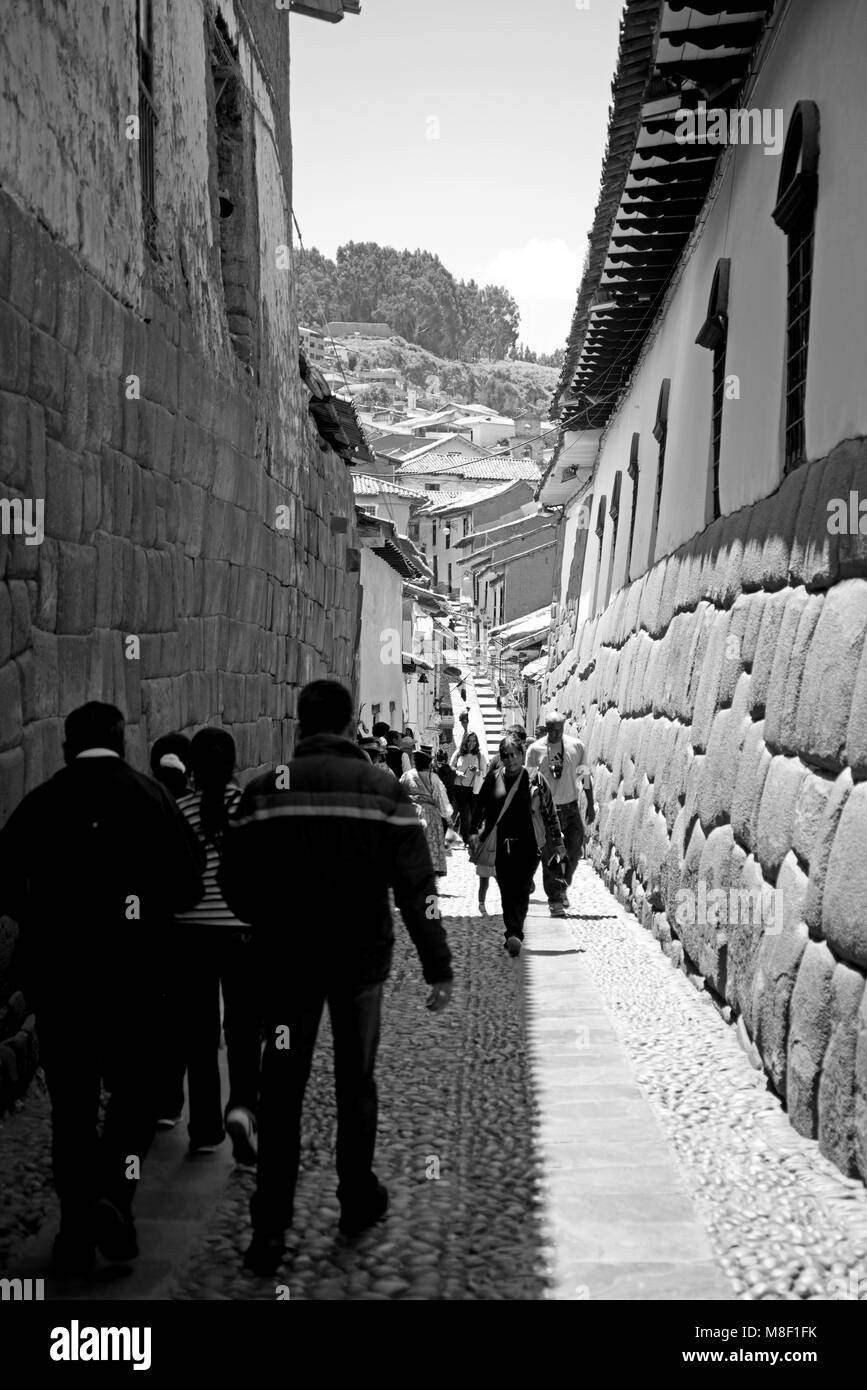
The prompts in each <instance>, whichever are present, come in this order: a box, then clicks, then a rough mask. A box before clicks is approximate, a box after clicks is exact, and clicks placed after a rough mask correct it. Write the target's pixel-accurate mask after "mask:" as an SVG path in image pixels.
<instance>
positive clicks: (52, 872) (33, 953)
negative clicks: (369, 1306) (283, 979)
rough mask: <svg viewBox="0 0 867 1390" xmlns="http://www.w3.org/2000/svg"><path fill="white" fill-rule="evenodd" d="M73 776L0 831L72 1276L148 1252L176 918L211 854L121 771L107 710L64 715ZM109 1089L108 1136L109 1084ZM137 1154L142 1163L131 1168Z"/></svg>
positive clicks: (198, 890) (58, 1262)
mask: <svg viewBox="0 0 867 1390" xmlns="http://www.w3.org/2000/svg"><path fill="white" fill-rule="evenodd" d="M65 735H66V741H65V743H64V745H63V752H64V757H65V759H66V764H67V765H66V767H65V768H63V769H62V771H60V772H58V773H56V774H55V776H54V777H52V778H51V779H50V780H49V781H48V782H44V783H43V784H42V786H40V787H37V788H36V789H35V790H34V791H32V792H30V793H29V794H28V795H27V796H26V797H25V798H24V800H23V801H22V802H21V804H20V806H18V807H17V808H16V810H15V811H14V812H13V814H12V816H11V817H10V819H9V821H8V822H7V824H6V826H5V827H4V829H3V831H2V833H0V862H2V864H3V873H2V877H0V912H5V913H8V914H9V915H10V916H11V917H14V918H16V920H17V921H18V923H19V927H20V933H19V938H18V943H17V945H16V954H15V959H14V962H13V969H14V970H15V971H16V973H17V974H18V976H19V978H20V980H21V984H22V986H23V988H24V991H25V996H26V998H27V999H28V1001H29V1002H30V1003H31V1005H32V1007H33V1008H34V1010H35V1013H36V1019H37V1026H38V1030H39V1053H40V1060H41V1062H42V1065H43V1067H44V1069H45V1077H46V1080H47V1083H48V1089H49V1092H50V1095H51V1111H52V1131H53V1155H52V1156H53V1166H54V1182H55V1186H56V1188H57V1193H58V1196H59V1198H60V1212H61V1224H60V1234H59V1235H58V1237H57V1241H56V1242H55V1247H54V1260H55V1268H56V1269H57V1270H58V1272H60V1273H77V1272H86V1270H87V1269H89V1268H90V1267H91V1266H92V1264H93V1262H94V1246H96V1247H97V1248H98V1249H99V1250H100V1251H101V1252H102V1254H103V1255H105V1256H106V1257H107V1258H108V1259H117V1260H128V1259H132V1258H134V1257H135V1256H136V1255H137V1254H138V1247H137V1244H136V1237H135V1227H134V1225H133V1222H132V1201H133V1196H134V1193H135V1189H136V1179H137V1177H138V1169H139V1166H140V1163H141V1161H142V1160H143V1159H144V1157H145V1155H146V1153H147V1151H148V1149H149V1147H150V1143H151V1140H152V1138H153V1133H154V1128H155V1126H156V1119H157V1116H156V1098H155V1094H154V1085H153V1078H154V1076H155V1075H156V1068H155V1067H154V1065H153V1056H152V1052H153V1046H154V1015H155V1013H156V1012H158V1008H157V1000H158V998H159V995H160V993H161V989H162V984H163V981H162V978H161V977H162V972H163V971H164V970H165V962H166V959H167V949H166V948H167V941H168V939H169V932H170V929H171V924H172V916H173V914H174V913H175V912H180V911H183V910H184V909H186V908H189V907H193V906H194V904H195V903H197V902H198V901H199V899H200V898H201V896H202V892H203V884H202V876H201V875H202V869H203V867H204V857H203V855H202V853H201V850H200V849H199V846H198V842H197V841H196V839H195V837H194V836H193V835H192V833H191V831H190V830H189V829H188V827H187V823H186V821H185V820H184V817H183V816H182V815H181V813H180V811H179V810H178V808H177V806H176V805H175V802H174V800H173V799H172V797H171V796H169V794H168V792H166V791H165V790H164V789H163V787H161V786H160V785H159V783H158V782H155V781H152V780H151V779H150V778H149V777H143V776H142V775H141V774H140V773H138V772H135V771H133V769H132V768H131V767H129V766H128V764H127V763H126V762H125V761H124V720H123V715H122V714H121V713H120V711H119V710H117V709H115V708H114V706H113V705H104V704H99V703H97V702H96V701H94V702H91V703H90V704H86V705H82V706H81V708H80V709H77V710H74V711H73V713H72V714H70V715H69V717H68V719H67V720H66V726H65ZM101 1083H103V1084H104V1085H105V1086H106V1088H107V1089H108V1090H109V1091H110V1092H111V1099H110V1100H109V1102H108V1106H107V1108H106V1113H105V1122H104V1126H103V1133H102V1138H101V1140H98V1139H97V1132H96V1125H97V1117H98V1109H99V1095H100V1084H101ZM134 1160H135V1161H134Z"/></svg>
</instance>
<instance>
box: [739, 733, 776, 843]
mask: <svg viewBox="0 0 867 1390" xmlns="http://www.w3.org/2000/svg"><path fill="white" fill-rule="evenodd" d="M770 766H771V753H770V752H768V749H767V746H766V742H764V723H763V721H761V720H759V723H753V724H750V727H749V728H748V730H746V733H745V735H743V744H742V748H741V756H739V758H738V771H736V776H735V790H734V794H732V810H731V820H732V830H734V833H735V837H736V840H739V841H741V844H743V845H746V848H748V849H750V851H753V849H754V848H756V837H757V826H759V810H760V806H761V794H763V791H764V781H766V778H767V773H768V767H770Z"/></svg>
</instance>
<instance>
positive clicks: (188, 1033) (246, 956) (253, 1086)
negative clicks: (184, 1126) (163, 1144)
mask: <svg viewBox="0 0 867 1390" xmlns="http://www.w3.org/2000/svg"><path fill="white" fill-rule="evenodd" d="M175 946H176V949H177V958H176V962H175V965H176V970H175V978H174V982H173V986H174V987H173V988H171V989H170V995H169V999H168V1009H167V1015H168V1022H167V1028H166V1044H167V1045H166V1046H165V1047H164V1052H163V1067H162V1081H161V1087H160V1114H161V1115H165V1116H166V1117H167V1118H172V1117H173V1116H175V1115H177V1114H179V1113H180V1111H181V1110H182V1109H183V1103H184V1093H183V1077H184V1072H186V1074H187V1089H188V1092H189V1096H188V1098H189V1104H190V1112H189V1133H190V1142H191V1143H193V1144H207V1143H214V1142H218V1141H219V1140H220V1139H221V1138H222V1137H223V1134H224V1132H225V1131H224V1129H223V1118H224V1114H225V1113H226V1111H228V1110H231V1109H232V1107H233V1106H236V1105H240V1106H245V1107H246V1108H247V1109H249V1110H252V1111H253V1112H254V1114H255V1112H256V1106H257V1102H258V1092H259V1059H260V1054H261V1041H260V1038H261V1034H260V1028H261V1008H260V1003H259V997H258V986H257V979H256V970H255V961H254V945H253V939H252V932H250V931H245V932H240V931H237V930H235V929H231V928H227V927H207V926H201V927H200V926H196V925H195V924H192V925H190V924H188V923H179V924H178V925H177V927H176V935H175ZM221 987H222V991H223V1007H224V1019H223V1030H224V1032H225V1035H226V1050H227V1053H228V1062H229V1099H228V1102H227V1105H226V1107H225V1111H224V1109H223V1105H222V1093H221V1087H220V1062H219V1051H220V988H221Z"/></svg>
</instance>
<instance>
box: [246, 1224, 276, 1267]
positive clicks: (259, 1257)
mask: <svg viewBox="0 0 867 1390" xmlns="http://www.w3.org/2000/svg"><path fill="white" fill-rule="evenodd" d="M285 1256H286V1242H285V1240H284V1239H283V1237H282V1235H280V1236H268V1235H264V1234H260V1233H258V1232H256V1231H254V1232H253V1239H252V1240H251V1241H250V1244H249V1245H248V1247H247V1249H246V1251H245V1253H244V1266H245V1268H246V1269H250V1270H252V1271H253V1273H254V1274H276V1273H277V1270H278V1269H279V1268H280V1266H281V1264H282V1263H283V1260H284V1259H285Z"/></svg>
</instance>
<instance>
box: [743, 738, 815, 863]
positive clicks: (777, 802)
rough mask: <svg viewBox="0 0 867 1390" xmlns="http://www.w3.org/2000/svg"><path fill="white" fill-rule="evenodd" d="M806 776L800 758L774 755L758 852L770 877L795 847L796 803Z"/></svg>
mask: <svg viewBox="0 0 867 1390" xmlns="http://www.w3.org/2000/svg"><path fill="white" fill-rule="evenodd" d="M806 775H807V769H806V768H805V767H804V765H803V763H802V762H801V761H800V760H799V759H798V758H786V757H782V756H780V757H776V758H773V759H772V761H771V765H770V767H769V769H768V774H767V777H766V779H765V784H764V788H763V790H762V800H761V804H760V806H759V815H758V821H757V827H756V828H757V838H756V854H757V857H758V859H759V862H760V864H761V866H762V870H763V872H764V874H765V877H766V878H768V879H771V880H773V879H775V878H776V876H777V874H778V872H779V869H780V865H781V864H782V862H783V860H784V859H785V857H786V855H787V854H788V852H789V850H790V849H791V847H792V839H793V836H794V828H795V806H796V805H797V801H798V796H799V794H800V791H801V787H802V785H803V782H804V778H805V777H806Z"/></svg>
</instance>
